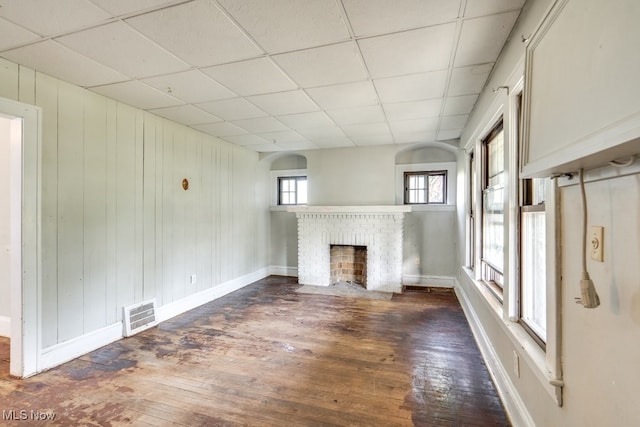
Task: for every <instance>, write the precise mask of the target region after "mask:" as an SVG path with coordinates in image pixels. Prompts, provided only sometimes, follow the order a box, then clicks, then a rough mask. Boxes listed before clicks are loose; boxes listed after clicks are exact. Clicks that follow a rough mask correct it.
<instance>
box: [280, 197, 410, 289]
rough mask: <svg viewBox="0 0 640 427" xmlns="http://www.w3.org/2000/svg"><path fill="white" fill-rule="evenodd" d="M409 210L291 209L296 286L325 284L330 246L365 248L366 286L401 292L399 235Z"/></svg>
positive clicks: (327, 282)
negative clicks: (295, 239) (295, 240)
mask: <svg viewBox="0 0 640 427" xmlns="http://www.w3.org/2000/svg"><path fill="white" fill-rule="evenodd" d="M410 210H411V206H406V205H401V206H292V207H289V208H288V211H290V212H295V213H296V217H297V219H298V282H299V283H300V284H303V285H316V286H329V285H331V284H332V281H331V265H330V258H331V256H330V255H331V245H342V246H358V247H366V253H367V255H366V288H367V289H368V290H374V291H383V292H400V291H401V289H402V235H403V222H404V214H405V212H410Z"/></svg>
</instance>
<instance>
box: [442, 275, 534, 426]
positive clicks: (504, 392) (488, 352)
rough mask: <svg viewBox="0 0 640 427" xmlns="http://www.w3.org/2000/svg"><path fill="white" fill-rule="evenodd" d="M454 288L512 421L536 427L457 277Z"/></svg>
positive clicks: (515, 423)
mask: <svg viewBox="0 0 640 427" xmlns="http://www.w3.org/2000/svg"><path fill="white" fill-rule="evenodd" d="M454 289H455V292H456V296H457V297H458V300H459V301H460V305H461V306H462V310H463V311H464V314H465V317H466V318H467V321H468V322H469V326H470V327H471V331H472V332H473V336H474V337H475V340H476V343H477V344H478V347H479V348H480V353H481V354H482V358H483V359H484V361H485V363H486V365H487V369H488V370H489V374H490V375H491V378H492V379H493V382H494V384H495V385H496V389H497V390H498V394H499V395H500V397H501V399H502V403H503V404H504V407H505V410H506V412H507V414H508V416H509V419H510V421H511V423H512V424H513V425H514V426H527V427H535V425H536V424H535V423H534V422H533V419H532V418H531V414H529V411H528V410H527V407H526V405H525V404H524V401H523V400H522V398H521V396H520V394H519V393H518V390H517V389H516V387H515V386H514V385H513V382H511V379H510V378H509V375H508V374H507V370H506V368H505V367H504V365H502V363H501V362H500V358H499V357H498V354H497V353H496V352H495V349H494V347H493V345H492V343H491V340H490V339H489V336H488V335H487V333H486V331H485V329H484V327H483V326H482V323H481V322H480V319H479V318H478V315H477V314H476V311H475V310H474V309H473V305H472V304H471V301H470V300H469V298H468V296H467V293H466V291H465V290H464V288H463V287H462V286H461V285H460V283H459V282H458V280H457V279H455V287H454Z"/></svg>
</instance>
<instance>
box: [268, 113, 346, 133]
mask: <svg viewBox="0 0 640 427" xmlns="http://www.w3.org/2000/svg"><path fill="white" fill-rule="evenodd" d="M278 120H280V121H281V122H282V123H284V124H285V125H287V126H289V127H290V128H292V129H295V130H301V129H312V128H320V127H333V126H335V123H334V122H333V121H332V120H331V119H330V118H329V116H327V115H326V114H325V113H324V112H322V111H315V112H312V113H300V114H289V115H286V116H278Z"/></svg>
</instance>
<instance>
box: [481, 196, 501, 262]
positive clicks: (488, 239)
mask: <svg viewBox="0 0 640 427" xmlns="http://www.w3.org/2000/svg"><path fill="white" fill-rule="evenodd" d="M482 222H483V224H482V226H483V230H482V231H483V232H482V246H483V250H482V257H483V259H484V260H485V261H488V262H489V263H491V265H493V267H495V268H496V269H498V270H499V271H500V272H502V271H503V269H504V190H503V189H502V188H493V189H489V190H486V191H485V194H484V204H483V215H482Z"/></svg>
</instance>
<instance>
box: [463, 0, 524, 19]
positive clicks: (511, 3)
mask: <svg viewBox="0 0 640 427" xmlns="http://www.w3.org/2000/svg"><path fill="white" fill-rule="evenodd" d="M524 2H525V0H473V1H467V2H466V8H465V11H464V16H465V17H467V18H468V17H474V16H484V15H491V14H494V13H500V12H506V11H510V10H517V11H520V9H521V8H522V6H524Z"/></svg>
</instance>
